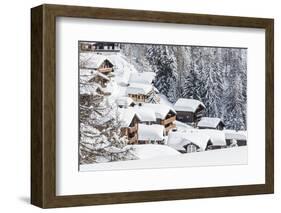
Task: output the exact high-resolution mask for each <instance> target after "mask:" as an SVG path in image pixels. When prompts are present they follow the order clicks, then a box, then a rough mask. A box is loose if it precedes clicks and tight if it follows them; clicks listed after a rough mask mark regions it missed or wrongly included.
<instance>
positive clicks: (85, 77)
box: [80, 69, 110, 82]
mask: <svg viewBox="0 0 281 213" xmlns="http://www.w3.org/2000/svg"><path fill="white" fill-rule="evenodd" d="M95 76H99V77H101V78H103V79H105V80H107V81H109V80H110V79H109V77H107V76H106V75H104V74H102V73H101V72H99V71H96V70H92V69H80V80H82V81H85V82H86V81H90V80H91V79H93V78H94V77H95Z"/></svg>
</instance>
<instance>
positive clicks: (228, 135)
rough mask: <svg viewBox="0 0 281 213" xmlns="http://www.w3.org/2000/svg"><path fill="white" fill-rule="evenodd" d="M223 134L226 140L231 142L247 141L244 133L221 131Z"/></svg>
mask: <svg viewBox="0 0 281 213" xmlns="http://www.w3.org/2000/svg"><path fill="white" fill-rule="evenodd" d="M223 132H224V134H225V139H226V140H231V139H235V140H245V141H246V140H247V132H246V131H235V130H230V129H226V130H223Z"/></svg>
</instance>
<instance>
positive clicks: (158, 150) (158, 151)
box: [129, 144, 181, 159]
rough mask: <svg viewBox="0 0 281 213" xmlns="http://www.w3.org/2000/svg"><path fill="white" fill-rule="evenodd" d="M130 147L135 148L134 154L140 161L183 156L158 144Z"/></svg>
mask: <svg viewBox="0 0 281 213" xmlns="http://www.w3.org/2000/svg"><path fill="white" fill-rule="evenodd" d="M129 147H133V149H134V153H135V155H136V156H137V157H138V158H139V159H150V158H158V157H161V156H175V155H181V153H179V152H178V151H176V150H174V149H173V148H171V147H168V146H164V145H158V144H143V145H142V144H138V145H131V146H129Z"/></svg>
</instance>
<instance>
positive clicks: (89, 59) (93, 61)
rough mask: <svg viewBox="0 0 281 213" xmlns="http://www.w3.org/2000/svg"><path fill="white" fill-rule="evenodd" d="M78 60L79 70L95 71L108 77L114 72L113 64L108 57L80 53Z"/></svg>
mask: <svg viewBox="0 0 281 213" xmlns="http://www.w3.org/2000/svg"><path fill="white" fill-rule="evenodd" d="M80 58H81V62H80V68H81V69H90V70H96V71H99V72H101V73H102V74H105V75H108V74H110V73H111V72H113V71H114V69H113V68H114V65H113V63H112V62H111V61H110V59H109V57H107V56H105V55H101V54H93V53H80Z"/></svg>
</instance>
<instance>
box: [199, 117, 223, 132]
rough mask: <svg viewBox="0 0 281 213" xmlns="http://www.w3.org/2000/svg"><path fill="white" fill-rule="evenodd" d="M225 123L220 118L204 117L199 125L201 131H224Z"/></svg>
mask: <svg viewBox="0 0 281 213" xmlns="http://www.w3.org/2000/svg"><path fill="white" fill-rule="evenodd" d="M224 126H225V125H224V123H223V122H222V120H221V119H220V118H210V117H202V118H201V119H200V121H199V122H198V124H197V127H198V128H199V129H218V130H223V129H224Z"/></svg>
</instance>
